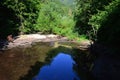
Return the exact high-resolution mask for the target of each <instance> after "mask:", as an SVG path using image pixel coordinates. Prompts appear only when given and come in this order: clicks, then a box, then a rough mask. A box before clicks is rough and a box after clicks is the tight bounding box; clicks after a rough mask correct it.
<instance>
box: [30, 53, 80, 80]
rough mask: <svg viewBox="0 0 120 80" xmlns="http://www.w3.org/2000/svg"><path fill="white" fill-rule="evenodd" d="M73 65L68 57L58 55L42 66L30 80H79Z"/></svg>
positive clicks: (62, 54)
mask: <svg viewBox="0 0 120 80" xmlns="http://www.w3.org/2000/svg"><path fill="white" fill-rule="evenodd" d="M75 65H76V63H75V62H74V60H73V59H72V58H71V56H70V55H68V54H64V53H58V55H57V56H56V57H55V58H53V60H52V62H51V63H50V64H49V65H45V66H43V67H42V68H41V69H40V70H39V73H38V75H36V76H35V77H34V78H33V79H32V80H80V79H79V77H78V75H77V74H76V73H75V71H74V70H73V67H74V66H75Z"/></svg>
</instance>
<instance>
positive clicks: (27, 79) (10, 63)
mask: <svg viewBox="0 0 120 80" xmlns="http://www.w3.org/2000/svg"><path fill="white" fill-rule="evenodd" d="M78 46H79V44H77V43H75V42H44V43H42V42H41V43H34V44H32V46H31V47H28V48H22V47H17V48H13V49H10V50H7V51H4V52H0V80H89V79H90V78H91V76H90V74H89V68H88V67H90V65H91V62H90V61H89V60H88V55H89V53H88V51H81V50H80V49H78V48H77V47H78Z"/></svg>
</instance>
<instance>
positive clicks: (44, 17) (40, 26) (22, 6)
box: [0, 0, 120, 42]
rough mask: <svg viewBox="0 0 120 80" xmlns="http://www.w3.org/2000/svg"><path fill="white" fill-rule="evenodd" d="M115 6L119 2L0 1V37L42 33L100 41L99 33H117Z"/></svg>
mask: <svg viewBox="0 0 120 80" xmlns="http://www.w3.org/2000/svg"><path fill="white" fill-rule="evenodd" d="M119 6H120V0H12V1H11V0H1V1H0V11H1V12H0V26H1V27H0V37H1V36H7V35H9V34H15V33H16V34H23V33H36V32H42V33H54V34H59V35H62V36H68V37H69V38H72V39H80V38H79V37H80V36H87V38H89V39H92V40H97V39H98V40H101V41H102V39H103V41H104V40H105V39H104V38H105V37H102V35H103V34H102V32H103V33H105V34H106V37H108V34H109V33H110V32H112V34H111V36H113V35H117V34H118V32H119V27H117V26H119V12H120V10H119ZM113 14H116V15H115V16H114V15H113ZM114 21H116V22H117V23H115V22H114ZM112 22H114V25H113V24H112ZM111 24H112V25H111ZM110 26H111V27H113V26H114V27H115V29H114V31H113V30H112V29H113V28H111V27H110ZM108 27H109V28H108ZM104 28H105V29H104ZM106 30H107V31H106ZM78 33H79V34H78ZM117 37H118V36H117ZM112 38H113V37H109V38H108V40H107V41H108V42H109V41H110V40H111V39H112ZM118 41H119V40H118Z"/></svg>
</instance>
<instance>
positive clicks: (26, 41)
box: [0, 34, 68, 50]
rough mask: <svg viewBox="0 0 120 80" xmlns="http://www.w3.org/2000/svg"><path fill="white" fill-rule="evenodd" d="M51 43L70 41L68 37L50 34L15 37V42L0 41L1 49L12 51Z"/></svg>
mask: <svg viewBox="0 0 120 80" xmlns="http://www.w3.org/2000/svg"><path fill="white" fill-rule="evenodd" d="M51 41H68V39H67V37H61V36H59V35H54V34H48V35H41V34H27V35H20V36H16V37H14V41H13V42H8V41H7V40H1V41H0V49H1V50H5V49H11V48H14V47H28V46H31V44H32V43H34V42H51Z"/></svg>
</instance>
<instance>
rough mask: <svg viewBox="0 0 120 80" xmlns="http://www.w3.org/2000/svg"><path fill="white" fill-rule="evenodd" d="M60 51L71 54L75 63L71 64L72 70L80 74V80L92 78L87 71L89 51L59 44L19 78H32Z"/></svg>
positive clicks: (22, 79) (21, 79)
mask: <svg viewBox="0 0 120 80" xmlns="http://www.w3.org/2000/svg"><path fill="white" fill-rule="evenodd" d="M60 52H62V53H65V54H69V55H71V57H72V58H73V60H74V61H75V63H76V64H74V65H73V70H74V71H75V72H76V74H78V75H79V76H80V79H81V80H89V79H92V78H91V75H90V73H89V67H90V65H91V61H88V60H90V59H89V57H88V56H89V55H88V54H89V53H87V52H82V51H80V50H79V49H70V48H66V47H63V46H59V47H57V48H54V49H51V50H50V51H49V52H48V53H47V57H46V59H45V61H44V62H40V61H37V62H36V63H35V64H34V66H31V69H30V70H29V71H28V73H27V74H26V75H25V76H22V77H20V79H19V80H32V78H33V77H35V76H36V75H37V74H38V73H39V71H40V68H41V67H42V66H44V65H48V64H51V62H52V60H53V58H54V57H55V56H57V55H58V53H60ZM74 80H76V79H74Z"/></svg>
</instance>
